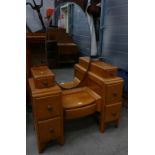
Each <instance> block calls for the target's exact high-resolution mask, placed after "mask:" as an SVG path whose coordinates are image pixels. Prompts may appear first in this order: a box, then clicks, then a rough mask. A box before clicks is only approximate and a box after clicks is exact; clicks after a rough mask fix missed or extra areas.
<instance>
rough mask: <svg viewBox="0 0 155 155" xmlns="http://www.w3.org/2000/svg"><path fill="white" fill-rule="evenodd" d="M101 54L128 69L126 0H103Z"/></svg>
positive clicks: (120, 66) (109, 60) (111, 61)
mask: <svg viewBox="0 0 155 155" xmlns="http://www.w3.org/2000/svg"><path fill="white" fill-rule="evenodd" d="M102 2H104V4H103V13H102V20H103V21H102V26H103V27H104V28H103V41H102V56H103V57H104V58H105V60H107V61H108V62H110V63H112V64H114V65H116V66H118V67H119V68H121V69H124V70H128V0H103V1H102Z"/></svg>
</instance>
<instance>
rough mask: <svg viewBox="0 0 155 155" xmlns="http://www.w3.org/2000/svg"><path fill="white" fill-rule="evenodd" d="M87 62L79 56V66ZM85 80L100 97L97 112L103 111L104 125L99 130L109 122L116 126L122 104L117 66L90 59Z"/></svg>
mask: <svg viewBox="0 0 155 155" xmlns="http://www.w3.org/2000/svg"><path fill="white" fill-rule="evenodd" d="M88 63H89V60H88V58H86V57H82V58H80V61H79V65H80V66H81V67H83V68H86V67H87V66H88ZM86 81H87V85H88V86H89V88H91V89H92V90H93V91H95V92H96V93H97V94H99V95H100V96H101V97H102V105H101V106H100V107H98V111H99V112H101V111H103V116H101V117H104V126H103V128H102V129H101V130H102V131H103V130H104V127H105V125H106V124H108V123H111V122H113V123H115V124H116V126H118V123H119V118H120V112H121V106H122V104H121V100H122V87H123V79H122V78H120V77H117V67H115V66H113V65H111V64H107V63H104V62H102V61H98V60H96V61H91V65H90V69H89V72H88V77H87V80H86ZM101 113H102V112H101Z"/></svg>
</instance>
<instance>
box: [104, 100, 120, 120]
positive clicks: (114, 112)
mask: <svg viewBox="0 0 155 155" xmlns="http://www.w3.org/2000/svg"><path fill="white" fill-rule="evenodd" d="M105 110H106V112H105V122H111V121H114V120H117V119H119V117H120V111H121V103H118V104H113V105H107V106H106V108H105Z"/></svg>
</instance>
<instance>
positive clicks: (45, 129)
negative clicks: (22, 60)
mask: <svg viewBox="0 0 155 155" xmlns="http://www.w3.org/2000/svg"><path fill="white" fill-rule="evenodd" d="M29 85H30V92H31V96H32V110H33V120H34V127H35V131H36V135H37V143H38V150H39V152H40V153H41V152H43V150H44V148H45V146H46V144H47V143H48V142H49V141H50V140H53V139H57V141H58V142H59V143H60V144H63V142H64V135H63V108H62V104H61V100H62V99H61V89H60V88H59V87H58V86H57V85H54V86H53V87H49V88H42V89H38V88H36V87H35V83H34V79H33V78H30V79H29Z"/></svg>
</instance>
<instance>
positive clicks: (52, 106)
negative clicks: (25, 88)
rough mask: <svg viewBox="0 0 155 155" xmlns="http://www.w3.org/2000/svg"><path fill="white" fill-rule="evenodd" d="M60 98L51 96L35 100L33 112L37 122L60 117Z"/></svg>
mask: <svg viewBox="0 0 155 155" xmlns="http://www.w3.org/2000/svg"><path fill="white" fill-rule="evenodd" d="M61 110H62V107H61V96H60V95H51V96H46V97H40V98H35V102H34V111H35V115H36V119H37V120H40V121H41V120H46V119H49V118H52V117H55V116H58V115H60V112H61Z"/></svg>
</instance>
